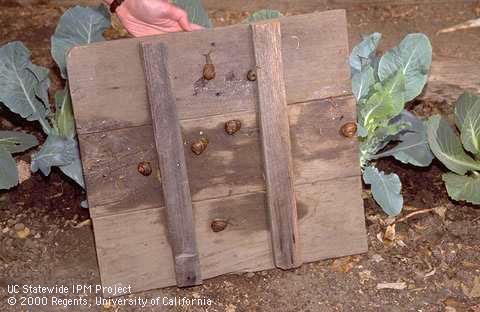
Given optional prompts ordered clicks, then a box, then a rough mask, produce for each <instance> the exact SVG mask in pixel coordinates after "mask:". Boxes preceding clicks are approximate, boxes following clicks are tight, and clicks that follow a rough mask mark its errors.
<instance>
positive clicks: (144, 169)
mask: <svg viewBox="0 0 480 312" xmlns="http://www.w3.org/2000/svg"><path fill="white" fill-rule="evenodd" d="M137 170H138V172H139V173H140V174H141V175H144V176H146V177H148V176H149V175H151V174H152V166H151V165H150V163H149V162H148V161H142V162H141V163H139V164H138V167H137Z"/></svg>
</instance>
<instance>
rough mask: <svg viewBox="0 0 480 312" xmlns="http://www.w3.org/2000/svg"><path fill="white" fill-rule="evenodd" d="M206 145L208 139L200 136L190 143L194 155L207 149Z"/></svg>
mask: <svg viewBox="0 0 480 312" xmlns="http://www.w3.org/2000/svg"><path fill="white" fill-rule="evenodd" d="M207 146H208V139H207V138H201V139H200V140H198V141H195V142H193V143H192V152H194V153H195V155H200V154H201V153H203V152H204V151H205V150H206V149H207Z"/></svg>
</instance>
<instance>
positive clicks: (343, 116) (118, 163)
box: [79, 97, 360, 217]
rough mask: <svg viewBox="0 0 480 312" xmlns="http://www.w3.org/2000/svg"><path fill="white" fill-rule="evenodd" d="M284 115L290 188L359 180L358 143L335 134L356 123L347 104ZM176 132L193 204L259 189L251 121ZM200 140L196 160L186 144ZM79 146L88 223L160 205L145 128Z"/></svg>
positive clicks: (209, 121)
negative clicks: (144, 165) (143, 169)
mask: <svg viewBox="0 0 480 312" xmlns="http://www.w3.org/2000/svg"><path fill="white" fill-rule="evenodd" d="M288 115H289V123H290V138H291V148H292V158H293V174H294V184H295V185H301V184H308V183H313V182H316V181H319V180H332V181H333V180H335V179H336V178H343V177H348V176H353V175H360V170H359V162H358V154H357V142H356V140H355V139H347V138H345V137H343V136H342V135H341V134H340V132H339V129H340V127H341V126H342V125H343V124H344V123H346V122H349V121H352V120H355V101H354V99H353V98H352V97H341V98H335V99H328V100H320V101H311V102H307V103H299V104H295V105H290V106H289V107H288ZM232 119H238V120H241V122H242V128H241V129H240V131H239V132H237V133H236V134H235V135H233V136H231V135H228V134H226V133H225V130H224V124H225V122H226V121H227V120H232ZM181 127H182V134H183V140H184V147H185V158H186V163H187V172H188V177H189V184H190V191H191V196H192V200H193V201H202V200H207V199H214V198H220V197H228V196H232V195H239V194H244V193H253V192H258V191H264V190H265V181H264V179H263V165H262V157H261V144H260V141H259V128H258V116H257V114H255V113H238V114H225V115H222V116H216V117H211V118H200V119H194V120H185V121H182V122H181ZM200 132H202V133H203V135H200ZM201 136H206V137H207V138H208V139H209V144H208V147H207V149H206V151H205V152H204V153H203V154H202V155H200V156H197V155H195V154H193V153H192V152H191V151H190V145H191V144H192V142H193V141H196V140H198V139H199V138H200V137H201ZM79 141H80V146H81V156H82V162H83V166H84V174H85V180H86V188H87V192H88V201H89V204H90V207H91V208H90V213H91V214H92V216H94V217H96V216H104V215H111V214H116V213H123V212H126V211H132V210H145V209H149V208H152V207H155V206H158V205H159V204H160V205H163V203H164V199H163V193H162V188H161V175H160V171H159V170H158V158H157V154H156V150H155V142H154V137H153V129H152V127H151V126H142V127H133V128H125V129H121V130H112V131H105V132H103V133H101V134H98V133H95V134H86V135H84V134H81V135H79ZM165 148H168V147H165ZM142 161H148V162H150V163H151V167H152V168H153V172H152V174H151V175H150V176H147V177H145V176H143V175H141V174H140V173H139V172H138V170H137V166H138V164H139V163H140V162H142Z"/></svg>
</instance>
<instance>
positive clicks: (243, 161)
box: [67, 10, 367, 291]
mask: <svg viewBox="0 0 480 312" xmlns="http://www.w3.org/2000/svg"><path fill="white" fill-rule="evenodd" d="M279 23H280V28H281V41H282V48H281V49H280V50H279V51H278V55H280V53H281V55H282V57H281V61H282V62H283V77H280V76H279V77H277V78H278V79H280V78H283V79H284V81H283V82H284V84H285V85H284V88H285V92H284V94H285V98H284V99H283V100H282V101H283V102H284V105H285V110H284V112H283V114H284V116H283V121H284V122H285V123H286V124H285V125H284V126H283V128H284V131H285V129H289V130H286V131H287V133H283V134H282V136H281V137H282V140H287V138H288V136H289V141H290V144H291V146H290V149H289V150H290V151H291V159H292V160H291V168H290V169H289V170H290V171H289V172H288V173H286V175H288V176H289V177H290V179H291V180H292V181H291V182H290V183H291V184H293V188H294V190H295V192H294V193H293V192H292V193H291V195H292V197H294V198H290V199H289V200H293V199H294V200H295V205H296V210H297V213H292V214H291V215H290V216H288V218H290V220H292V222H294V223H295V221H296V224H297V229H294V230H295V231H297V232H298V233H297V238H298V240H297V239H295V243H296V246H294V248H296V249H297V250H298V253H299V254H301V255H302V261H303V262H311V261H316V260H320V259H326V258H331V257H339V256H344V255H351V254H356V253H361V252H364V251H366V249H367V245H366V237H365V224H364V215H363V214H364V213H363V201H362V199H361V180H360V170H359V161H358V146H357V145H358V144H357V141H356V140H355V139H351V138H345V137H343V136H342V135H341V134H340V131H339V130H340V128H341V126H342V125H343V124H345V123H346V122H352V121H354V120H355V101H354V99H353V97H352V96H351V95H350V82H349V80H350V70H349V67H348V61H347V59H348V51H349V48H348V38H347V28H346V17H345V11H343V10H337V11H329V12H323V13H314V14H309V15H304V16H293V17H286V18H282V19H280V20H279ZM250 27H251V26H250V25H235V26H231V27H226V28H216V29H211V30H205V31H199V32H191V33H175V34H167V35H162V36H156V37H151V38H143V39H130V40H118V41H112V42H106V43H96V44H92V45H90V46H87V47H77V48H74V49H73V50H72V51H71V52H70V53H69V55H68V57H67V63H68V70H69V78H70V80H71V83H70V89H71V94H72V101H73V106H74V111H75V119H76V126H77V130H78V138H79V145H80V151H81V157H82V163H83V169H84V175H85V181H86V189H87V196H88V201H89V205H90V213H91V216H92V220H93V225H94V232H95V242H96V248H97V254H98V262H99V266H100V271H101V277H102V283H103V284H104V286H107V285H113V284H116V283H118V281H121V282H122V283H128V284H130V285H132V287H134V288H135V289H136V290H138V291H140V290H147V289H151V288H158V287H165V286H171V285H175V284H176V282H175V269H174V268H175V265H174V255H173V253H172V245H174V243H172V242H171V239H172V238H171V236H170V235H169V231H168V221H167V219H168V217H167V216H168V213H166V211H167V209H168V205H167V203H166V202H167V201H168V198H167V199H166V198H165V196H164V192H163V188H162V183H163V182H164V181H163V179H162V174H161V172H160V171H161V170H160V169H159V168H160V167H162V163H159V157H158V155H157V150H158V153H159V154H160V155H162V149H169V148H171V146H170V145H171V144H169V143H165V146H162V145H163V144H159V145H158V146H157V150H156V144H155V139H154V132H155V131H154V128H153V126H152V117H151V114H150V103H149V101H148V99H147V86H146V81H145V75H144V73H143V65H142V58H141V54H140V51H139V49H140V48H139V47H140V45H141V44H143V45H154V44H158V43H163V44H165V45H166V46H167V47H168V51H172V52H171V54H170V52H169V55H173V56H172V57H169V58H168V59H167V61H166V67H167V68H168V76H169V79H170V83H171V89H172V90H171V91H172V94H173V95H174V101H175V106H176V108H177V113H178V122H179V126H180V130H181V134H182V138H181V144H183V150H184V157H185V163H186V172H187V175H188V183H189V189H190V194H191V200H192V207H193V217H194V222H193V224H194V225H193V226H192V230H194V231H195V234H196V240H197V248H198V252H199V262H200V270H199V271H200V272H201V275H202V278H203V279H206V278H211V277H214V276H217V275H221V274H226V273H231V272H242V271H258V270H262V269H268V268H274V267H275V262H274V258H273V253H272V252H273V248H272V236H271V224H270V221H269V220H270V218H269V213H268V209H267V207H266V204H267V202H268V197H267V187H266V184H267V183H266V178H267V179H268V177H266V174H265V170H264V164H263V158H262V150H261V149H262V139H261V131H260V129H261V127H260V125H261V120H260V118H259V115H258V113H259V109H258V104H259V103H258V101H259V97H258V96H259V94H260V93H261V92H259V91H260V90H259V88H258V87H257V85H258V83H259V82H258V81H248V80H247V79H246V78H247V77H246V75H247V73H248V71H250V70H252V69H256V65H257V64H256V61H255V49H254V44H253V40H252V31H251V28H250ZM112 51H116V53H114V54H112V53H111V52H112ZM176 51H182V54H181V55H180V54H179V53H177V54H175V53H176ZM210 51H212V53H211V57H212V61H213V64H214V65H215V68H216V78H215V79H213V80H211V81H208V82H205V81H202V80H201V79H200V78H201V77H202V69H203V66H204V65H205V57H204V54H207V53H209V52H210ZM319 68H320V69H321V70H318V69H319ZM278 75H280V73H278ZM261 77H262V76H261V73H260V75H259V79H262V78H261ZM278 79H277V82H278ZM262 83H265V82H262ZM260 87H262V86H260ZM285 115H286V116H285ZM229 120H240V121H241V124H242V126H241V129H240V131H238V132H237V133H235V134H234V135H228V134H227V133H226V132H225V129H224V128H225V122H227V121H229ZM277 126H278V125H272V127H273V128H278V127H277ZM271 130H273V131H275V130H278V129H271ZM202 137H207V138H208V141H209V143H208V146H207V148H206V150H205V151H204V152H203V153H202V154H201V155H195V154H194V153H192V151H191V150H190V146H191V144H192V143H193V142H195V141H197V140H199V139H200V138H202ZM177 143H178V140H177ZM276 144H278V142H277V143H276ZM280 144H281V143H280ZM284 152H288V149H287V151H281V153H284ZM284 156H285V155H282V157H284ZM160 159H161V157H160ZM140 162H149V163H150V165H151V168H152V169H153V172H152V174H151V175H149V176H144V175H142V174H140V173H139V172H138V170H137V166H138V164H139V163H140ZM346 189H348V190H349V191H348V194H344V193H345V190H346ZM166 206H167V207H166ZM219 219H220V220H225V222H226V228H225V229H224V230H222V231H220V232H214V231H213V230H212V228H211V226H212V222H213V221H214V220H219ZM291 230H292V229H290V230H289V231H290V232H292V231H291ZM292 233H293V232H292ZM173 249H175V248H173ZM292 262H294V263H298V261H297V262H296V261H292ZM285 268H286V267H285Z"/></svg>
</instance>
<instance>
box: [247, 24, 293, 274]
mask: <svg viewBox="0 0 480 312" xmlns="http://www.w3.org/2000/svg"><path fill="white" fill-rule="evenodd" d="M252 38H253V48H254V51H255V64H256V66H255V71H256V75H257V77H258V79H257V82H258V113H259V116H260V117H259V119H260V136H261V142H262V154H263V167H264V168H265V170H264V172H265V181H266V189H267V207H268V211H269V220H270V231H271V234H272V245H273V257H274V259H275V265H276V266H277V267H279V268H282V269H292V268H296V267H299V266H300V265H301V264H302V260H301V256H300V241H299V235H298V224H297V203H296V200H295V191H294V189H293V179H294V177H293V161H292V149H291V147H290V144H291V140H290V125H289V122H288V108H287V98H286V94H285V82H284V80H283V77H284V71H283V60H282V34H281V30H280V23H279V22H276V21H275V22H270V23H265V24H258V25H252Z"/></svg>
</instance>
